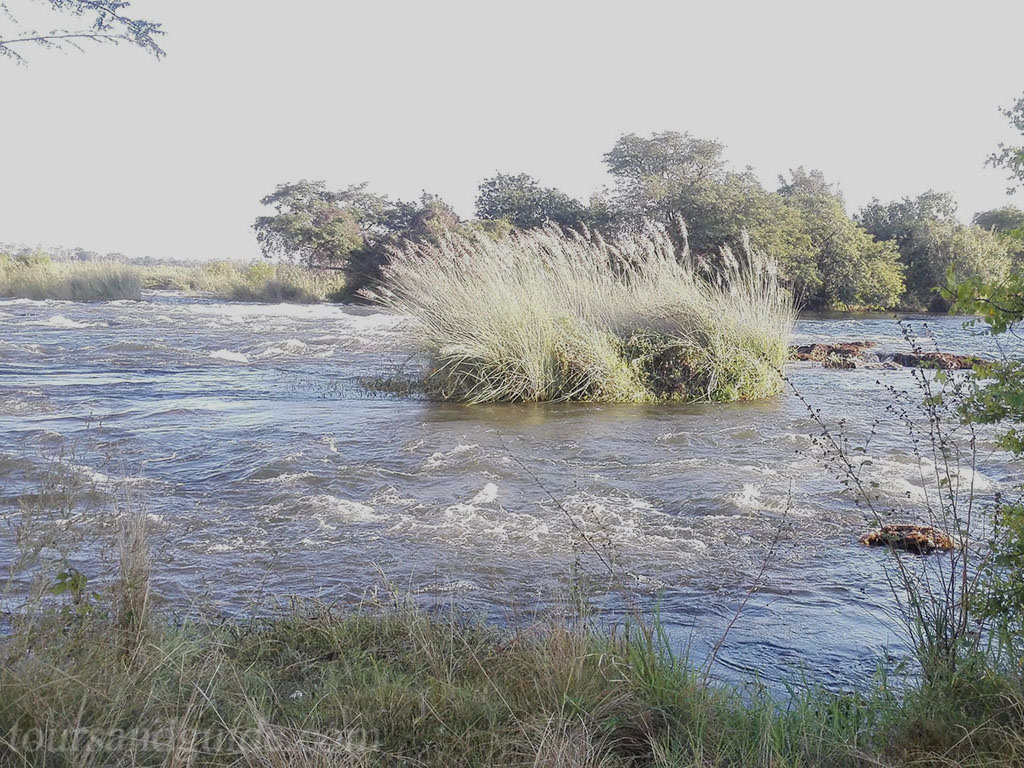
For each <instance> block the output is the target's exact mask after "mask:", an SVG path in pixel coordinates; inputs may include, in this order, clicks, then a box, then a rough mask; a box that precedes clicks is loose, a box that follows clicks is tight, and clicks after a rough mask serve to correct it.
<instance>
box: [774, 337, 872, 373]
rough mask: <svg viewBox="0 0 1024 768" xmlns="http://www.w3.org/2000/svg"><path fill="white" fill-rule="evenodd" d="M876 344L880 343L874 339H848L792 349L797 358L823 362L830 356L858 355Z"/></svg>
mask: <svg viewBox="0 0 1024 768" xmlns="http://www.w3.org/2000/svg"><path fill="white" fill-rule="evenodd" d="M875 346H878V345H877V343H876V342H874V341H847V342H843V343H842V344H802V345H800V346H796V347H791V348H790V350H791V352H792V355H793V357H795V358H796V359H797V360H813V361H814V362H816V363H823V362H825V361H826V360H828V359H829V358H851V357H857V356H858V355H860V353H861V352H863V351H864V350H865V349H871V348H872V347H875ZM835 367H838V366H835Z"/></svg>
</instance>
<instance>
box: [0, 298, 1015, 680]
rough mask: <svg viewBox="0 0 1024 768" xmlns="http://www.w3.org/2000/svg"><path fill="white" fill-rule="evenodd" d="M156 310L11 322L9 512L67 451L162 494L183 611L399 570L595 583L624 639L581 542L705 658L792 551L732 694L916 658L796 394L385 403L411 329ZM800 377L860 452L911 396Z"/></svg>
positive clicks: (870, 325) (512, 599)
mask: <svg viewBox="0 0 1024 768" xmlns="http://www.w3.org/2000/svg"><path fill="white" fill-rule="evenodd" d="M150 298H151V300H150V301H146V302H142V303H131V302H114V303H112V304H98V305H75V304H68V303H60V302H29V301H6V302H0V434H2V435H3V438H2V439H3V442H2V444H0V504H2V505H3V507H4V508H5V510H6V511H8V512H10V511H11V510H13V509H16V508H17V501H18V499H19V498H20V497H21V496H22V494H25V493H29V492H31V491H32V488H33V484H37V483H38V481H39V478H40V476H41V473H42V471H43V469H44V467H45V465H46V462H47V461H49V460H51V459H53V457H54V456H58V455H59V451H60V448H61V446H62V445H63V446H74V455H75V458H74V461H73V462H72V461H70V460H67V459H66V458H65V459H64V461H65V463H67V464H68V467H67V470H68V471H70V472H78V473H82V474H83V476H84V477H86V478H87V479H88V480H89V482H91V483H93V484H95V485H96V486H97V487H98V488H99V489H100V490H103V489H107V490H110V486H112V485H113V484H114V483H115V482H116V480H117V479H118V478H119V477H124V476H125V475H132V476H135V477H138V478H141V479H139V480H136V481H135V485H136V487H137V488H139V489H140V490H141V491H142V492H143V493H144V495H145V498H146V502H147V505H148V509H149V511H150V513H151V514H152V516H153V518H152V519H154V520H155V521H157V522H156V526H157V535H158V536H159V537H160V538H161V539H162V540H163V541H164V542H166V543H167V544H166V545H165V546H164V547H163V548H162V549H161V552H162V553H163V556H162V557H161V559H160V564H159V568H158V579H157V582H158V587H159V591H160V593H161V594H162V595H164V596H166V597H167V598H168V599H170V600H172V601H180V602H182V603H184V602H185V601H189V600H192V599H195V598H196V597H197V596H205V597H206V598H207V599H209V600H210V601H211V602H212V603H213V604H214V605H215V606H218V607H220V608H222V609H224V610H228V611H230V610H236V609H238V608H240V607H241V606H243V605H244V604H245V602H246V600H247V599H248V598H249V597H250V596H251V595H252V593H253V591H254V590H256V589H267V590H269V591H272V592H274V593H279V594H283V593H302V594H312V595H319V596H321V597H326V598H330V599H339V600H348V599H356V598H358V597H359V596H360V595H362V594H363V593H364V590H365V589H366V588H367V587H368V586H369V585H372V584H374V583H376V582H377V581H378V578H379V576H378V569H380V571H381V572H383V573H384V574H386V575H387V576H388V577H389V578H390V579H392V580H393V581H395V582H396V583H398V584H399V585H401V586H402V587H403V588H408V589H409V590H411V591H413V592H414V593H416V594H417V595H419V596H420V598H421V599H423V600H424V601H427V602H430V601H437V602H442V603H450V602H455V603H456V604H458V605H465V606H469V607H471V608H475V609H479V610H483V611H489V612H493V613H494V614H496V615H503V614H504V613H506V612H507V611H508V610H509V609H516V610H528V609H532V608H536V607H543V606H544V605H546V604H548V603H549V602H550V601H552V600H558V599H560V598H561V597H562V596H563V595H564V593H565V586H566V583H567V579H568V577H569V575H570V574H571V573H573V572H574V569H577V570H578V569H582V572H583V573H587V574H590V575H591V577H592V579H593V589H594V592H595V596H596V598H597V599H599V600H600V601H601V602H602V603H603V604H604V606H605V608H606V610H607V611H608V612H609V614H610V615H612V616H614V615H615V613H616V612H617V611H623V610H627V609H628V607H629V606H628V605H627V604H625V603H623V601H622V600H620V599H619V598H618V597H617V596H616V594H615V593H614V591H609V592H607V594H606V593H605V589H606V587H607V579H605V578H603V577H602V569H601V565H600V562H599V560H598V558H597V557H596V556H595V555H594V553H593V552H591V551H589V549H588V548H587V547H585V546H583V545H582V544H581V541H580V539H579V536H578V535H577V534H576V533H575V530H576V528H577V527H579V528H581V529H582V530H584V531H585V532H586V534H587V536H588V538H589V539H590V540H591V541H592V542H593V543H594V544H595V545H596V546H597V548H598V549H599V551H600V552H601V553H602V557H603V558H605V559H608V560H610V561H613V562H614V564H615V567H616V569H617V571H618V572H619V573H620V574H622V577H623V579H624V580H625V581H626V582H627V583H628V585H629V587H630V590H631V591H632V593H633V594H636V595H640V596H641V598H642V599H644V600H646V601H648V603H649V604H651V605H653V604H654V603H655V602H656V603H657V605H658V606H659V609H660V614H661V617H662V619H663V620H664V621H665V622H666V624H667V625H668V626H669V628H670V629H671V630H672V632H673V634H674V637H676V639H677V640H678V641H679V642H680V643H683V644H687V645H689V647H690V652H691V653H692V654H694V656H700V655H701V654H705V653H706V652H707V650H708V648H709V647H710V646H711V645H713V644H714V642H715V641H716V640H717V639H718V636H719V634H720V632H721V631H722V628H723V626H724V625H725V624H726V623H727V621H728V620H729V618H730V617H731V615H732V613H733V611H734V610H735V608H736V606H737V604H738V603H739V601H741V600H742V599H743V596H744V594H745V593H746V590H747V589H748V588H749V586H750V584H751V582H752V580H753V579H754V578H755V576H756V574H757V573H758V571H759V569H760V567H761V564H762V561H763V559H764V557H765V553H766V551H767V549H768V546H769V543H770V541H771V540H772V538H773V537H774V536H775V535H776V534H777V532H778V531H780V530H781V531H782V533H781V537H782V541H781V544H780V547H779V552H778V554H777V556H776V559H775V560H774V561H773V562H772V564H771V567H770V568H769V571H768V574H769V581H768V584H767V586H766V587H765V588H764V589H763V590H762V591H761V592H759V593H758V594H756V595H754V596H753V598H752V599H751V601H750V603H749V604H748V605H747V607H746V610H745V612H744V614H743V616H742V618H741V620H740V621H739V622H738V623H737V624H736V626H735V628H734V629H733V631H732V634H731V635H730V637H729V641H728V643H727V645H726V646H725V648H724V649H723V651H722V653H721V656H720V662H721V670H720V671H721V672H722V673H723V674H724V675H726V676H732V677H737V678H745V677H747V676H748V675H749V674H751V673H752V672H753V671H755V670H757V671H759V673H760V675H761V677H762V678H764V679H768V680H780V679H793V678H795V677H796V676H798V675H799V674H800V673H801V672H802V671H807V672H808V674H812V675H814V676H816V677H819V678H821V679H825V680H830V681H832V682H834V683H836V684H850V683H853V682H856V681H857V680H860V679H863V678H864V677H865V676H867V675H870V674H871V672H872V671H873V670H874V668H875V663H876V659H877V658H878V657H879V656H880V655H881V654H882V653H883V651H884V650H885V649H886V648H887V647H893V646H898V644H899V637H898V635H897V634H896V631H895V629H894V625H893V623H892V621H891V619H890V618H889V617H888V616H887V611H888V610H890V609H891V599H890V598H889V596H888V593H887V589H886V587H885V583H884V580H883V579H882V563H883V562H884V558H885V557H886V554H885V553H884V552H880V551H877V550H867V549H864V548H861V547H859V546H858V545H857V544H856V538H857V536H858V535H859V534H860V533H861V532H862V531H863V529H864V525H865V519H864V515H863V513H862V512H861V511H860V510H859V509H858V508H857V507H856V506H855V505H854V504H853V503H852V500H851V499H849V498H847V497H844V496H843V494H842V493H841V492H840V489H839V487H838V484H837V483H836V481H835V479H834V478H833V477H832V476H831V475H830V473H829V472H828V471H827V470H826V469H825V467H823V466H822V465H821V463H820V461H819V460H817V459H816V458H814V457H813V446H812V444H811V436H812V435H813V434H814V433H815V424H814V422H813V421H812V420H811V419H810V418H809V417H808V414H807V412H806V410H805V407H804V405H803V404H802V403H801V402H800V401H799V400H798V399H797V398H796V397H794V396H793V395H792V394H791V393H787V394H786V395H783V396H780V397H777V398H773V399H769V400H764V401H761V402H756V403H738V404H731V405H658V406H653V405H646V406H635V405H630V406H608V405H590V404H560V405H529V406H527V405H489V406H473V407H466V406H460V405H453V404H438V403H430V402H425V401H422V400H417V399H394V398H387V397H379V396H371V395H369V394H367V393H366V392H365V391H363V390H362V389H361V388H360V387H359V381H360V379H361V378H363V377H367V376H374V375H378V374H380V373H381V372H382V371H385V370H389V369H391V368H392V367H393V366H396V365H404V364H408V365H413V366H415V365H417V364H418V363H419V361H418V358H417V352H416V350H415V348H414V347H413V346H411V341H410V337H409V333H408V329H406V328H404V327H403V326H404V323H403V321H402V320H401V319H400V318H394V317H390V316H387V315H383V314H379V313H376V312H373V311H369V310H367V309H365V308H349V307H336V306H330V307H328V306H313V307H306V306H302V307H299V306H289V305H279V306H261V305H247V304H228V303H217V302H204V301H197V300H194V299H184V298H181V297H177V296H173V295H154V296H152V297H150ZM912 322H913V323H914V326H915V328H917V329H918V330H919V332H922V333H928V334H931V335H933V336H934V341H928V342H927V343H928V344H932V343H934V344H937V345H938V346H939V347H940V348H942V349H944V350H946V351H953V352H966V351H975V350H976V349H977V348H978V347H979V346H980V347H981V348H982V350H983V351H985V352H987V353H988V354H995V352H996V350H995V349H994V347H992V342H991V340H988V339H972V338H971V337H970V336H969V335H968V334H967V333H966V332H965V331H964V330H963V329H962V328H961V327H960V322H959V321H958V320H956V319H952V318H928V319H927V328H925V325H924V322H923V321H912ZM829 339H839V340H852V339H873V340H876V341H878V342H879V343H880V344H881V345H882V347H883V349H885V348H889V349H896V348H900V347H905V345H906V342H905V341H904V340H903V338H902V334H901V330H900V328H899V327H898V326H897V324H896V323H895V322H894V321H893V320H892V319H891V318H889V317H886V316H860V317H857V318H854V319H850V318H835V317H824V316H823V317H816V318H805V319H803V320H801V322H800V323H799V325H798V328H797V341H805V340H806V341H811V340H813V341H820V340H829ZM789 375H790V377H791V379H792V381H793V384H794V386H795V387H796V388H797V389H798V390H799V391H800V392H801V393H802V394H803V395H804V396H805V397H806V398H807V399H808V400H809V401H810V402H812V403H813V404H814V405H815V406H816V407H820V408H822V410H823V413H824V414H825V415H826V417H830V416H831V417H834V418H846V419H848V420H849V422H850V428H851V429H852V430H854V431H855V432H856V431H858V430H859V431H861V432H863V431H865V430H866V429H867V428H868V425H869V424H870V423H871V422H872V421H873V420H874V419H875V418H876V417H879V416H884V408H885V402H886V401H885V399H884V397H883V396H882V395H881V389H882V386H881V385H880V384H879V382H880V381H881V383H882V384H894V385H896V386H897V387H903V386H906V385H907V384H908V383H909V374H908V373H907V372H905V371H863V370H856V371H825V370H823V369H821V368H820V367H816V366H813V365H811V364H805V363H800V364H795V365H793V366H791V367H790V370H789ZM875 442H876V446H875V452H876V457H875V465H874V466H873V468H872V470H871V479H872V481H874V482H878V484H879V486H880V489H881V491H882V492H883V493H886V494H888V495H889V496H890V497H891V498H892V499H893V500H894V503H895V502H896V501H898V502H899V503H900V504H903V505H906V504H913V503H916V502H917V501H919V500H920V496H921V494H922V492H923V489H922V487H921V484H920V483H921V481H920V473H919V472H918V467H917V464H916V462H915V461H914V460H913V459H912V458H911V457H910V456H909V455H908V453H907V449H906V445H905V443H906V440H905V435H902V434H900V433H899V432H898V431H897V430H893V431H885V430H883V431H882V433H881V434H879V435H878V437H877V438H876V439H875ZM987 450H988V452H987V453H986V454H985V458H986V461H985V463H984V464H983V466H980V467H979V469H978V472H977V478H976V480H977V483H978V486H979V487H981V488H983V489H985V490H986V491H994V490H995V489H997V488H998V487H1000V486H1001V485H1005V484H1007V483H1010V482H1011V481H1012V476H1011V474H1010V470H1009V467H1008V466H1007V465H1006V463H1005V461H1004V460H1003V458H1002V457H1001V456H1000V455H999V454H997V453H995V452H992V451H991V450H990V447H988V448H987ZM524 465H525V467H526V469H524ZM555 500H557V502H556V501H555ZM569 516H571V517H572V520H571V521H570V519H569ZM10 546H11V545H10V543H9V542H5V543H3V544H0V555H2V556H4V557H5V558H6V557H8V556H9V555H10Z"/></svg>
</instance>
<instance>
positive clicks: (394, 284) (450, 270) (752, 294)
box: [365, 224, 795, 403]
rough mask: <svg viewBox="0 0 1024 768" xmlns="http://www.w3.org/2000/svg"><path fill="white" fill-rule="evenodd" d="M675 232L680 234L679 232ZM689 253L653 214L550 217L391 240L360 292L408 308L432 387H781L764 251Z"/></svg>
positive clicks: (624, 396) (600, 391) (777, 321)
mask: <svg viewBox="0 0 1024 768" xmlns="http://www.w3.org/2000/svg"><path fill="white" fill-rule="evenodd" d="M681 240H682V241H683V242H684V243H685V232H684V233H683V236H682V238H681ZM718 261H719V263H717V264H714V265H712V264H709V263H708V262H707V261H705V260H702V259H696V258H691V256H690V254H689V251H688V249H687V248H686V247H685V244H684V245H683V246H682V247H677V246H676V244H675V243H674V241H673V238H672V237H671V236H670V235H669V234H668V232H667V231H666V229H665V228H664V227H661V226H657V225H653V224H647V225H645V226H644V227H643V228H642V229H641V230H640V231H638V232H637V233H636V234H632V235H624V236H621V237H619V238H616V239H613V240H611V239H604V238H602V237H601V236H600V235H597V234H592V233H579V232H572V231H570V232H566V231H564V230H561V229H559V228H557V227H548V228H544V229H537V230H532V231H528V232H513V233H511V234H510V235H507V236H504V237H497V238H495V237H491V236H489V235H486V234H482V233H476V234H472V233H471V234H453V235H451V236H450V237H447V238H443V239H439V240H437V241H435V242H424V243H419V244H410V245H407V246H406V247H405V248H402V249H396V250H395V252H394V253H393V254H392V256H391V260H390V263H389V264H388V265H387V266H386V267H385V268H384V272H383V285H382V287H380V288H377V289H374V290H372V291H367V292H365V295H366V296H368V297H369V298H371V299H373V300H374V301H376V302H378V303H380V304H382V305H384V306H386V307H388V308H389V309H391V310H393V311H395V312H398V313H401V314H404V315H408V316H410V317H412V318H413V319H414V320H415V321H416V322H417V327H418V329H419V332H420V334H421V336H422V338H423V340H424V342H425V343H426V346H427V347H428V349H429V350H430V352H431V354H432V355H433V358H434V361H435V365H434V367H433V370H432V371H431V372H430V373H429V375H428V378H427V381H426V386H427V388H428V390H429V391H430V392H431V393H432V394H434V395H435V396H438V397H440V398H443V399H453V400H461V401H467V402H475V403H479V402H494V401H509V402H547V401H556V400H588V401H602V402H654V401H665V400H685V401H695V400H696V401H731V400H750V399H755V398H761V397H766V396H769V395H772V394H776V393H778V392H779V391H780V390H781V387H782V377H781V369H782V367H783V365H784V363H785V360H786V355H787V344H788V339H789V334H790V330H791V328H792V325H793V322H794V320H795V309H794V304H793V299H792V297H791V295H790V294H789V293H788V291H786V290H785V288H783V286H782V285H781V283H780V281H779V278H778V275H777V273H776V271H775V269H774V266H773V264H772V263H771V262H770V261H767V260H765V259H762V258H759V257H757V256H756V255H753V254H752V253H751V252H750V251H749V249H747V250H746V252H745V253H744V254H743V257H742V260H738V259H736V258H735V257H734V256H733V254H732V252H731V251H730V250H729V249H723V251H722V253H721V257H720V259H719V260H718Z"/></svg>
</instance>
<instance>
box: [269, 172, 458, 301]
mask: <svg viewBox="0 0 1024 768" xmlns="http://www.w3.org/2000/svg"><path fill="white" fill-rule="evenodd" d="M261 202H262V203H263V204H264V205H269V206H272V207H273V208H274V210H275V213H274V214H273V215H272V216H260V217H259V218H257V219H256V223H255V224H254V225H253V229H254V230H255V231H256V239H257V242H259V244H260V248H261V249H262V251H263V255H264V256H267V257H278V258H284V259H287V260H289V261H297V262H300V263H302V264H304V265H306V266H308V267H314V268H316V267H319V268H329V269H340V270H343V271H344V272H345V277H346V286H345V293H346V294H347V295H350V296H351V295H354V294H355V293H356V292H357V291H358V290H359V289H360V288H362V287H364V286H365V285H367V284H368V283H370V282H372V281H373V280H375V279H376V278H377V277H378V276H379V274H380V269H381V266H383V265H384V264H385V263H386V262H387V260H388V257H389V254H390V249H391V248H393V247H395V246H397V245H399V244H401V243H402V242H405V241H410V240H411V241H421V240H427V239H433V238H437V237H441V236H442V235H443V233H444V232H445V231H446V230H448V229H450V228H453V227H456V226H459V224H460V221H459V217H458V216H457V215H456V213H455V211H454V210H453V209H452V207H451V206H449V205H448V204H447V203H445V202H444V201H443V200H441V199H440V198H439V197H437V196H435V195H430V194H428V193H426V192H425V193H423V195H422V197H421V198H420V200H419V201H417V202H405V201H402V200H398V201H392V200H389V199H388V198H387V197H384V196H383V195H378V194H375V193H373V192H370V191H368V190H367V185H366V184H355V185H352V186H349V187H346V188H345V189H342V190H332V189H329V188H328V187H327V185H326V183H325V182H323V181H306V180H302V181H298V182H294V183H290V184H279V185H278V186H277V188H276V189H275V190H274V192H273V193H271V194H269V195H267V196H266V197H264V198H263V200H262V201H261Z"/></svg>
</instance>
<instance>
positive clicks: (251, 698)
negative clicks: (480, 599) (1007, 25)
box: [0, 603, 1024, 768]
mask: <svg viewBox="0 0 1024 768" xmlns="http://www.w3.org/2000/svg"><path fill="white" fill-rule="evenodd" d="M79 605H81V604H79ZM97 605H98V604H97ZM0 653H2V654H3V665H2V667H0V738H3V740H4V741H3V747H0V750H2V751H3V752H4V753H5V756H4V759H3V762H4V764H8V765H22V766H34V765H39V766H42V765H47V766H76V768H80V767H81V766H93V765H97V766H98V765H109V764H111V761H117V764H119V765H155V764H163V765H246V766H290V768H303V767H304V766H326V765H332V766H339V765H340V766H363V765H366V766H369V765H374V766H380V765H396V766H399V765H401V766H445V767H447V766H484V765H486V766H524V765H525V766H530V765H536V766H566V768H568V767H569V766H572V767H574V768H575V767H576V766H608V767H610V766H665V767H666V768H667V767H668V766H679V765H701V766H737V767H739V766H743V768H750V767H752V766H773V767H775V766H823V767H824V766H828V767H829V768H837V767H842V766H851V767H852V766H858V767H859V766H878V765H888V766H905V765H906V766H909V765H917V766H925V765H928V766H930V765H935V766H938V765H958V766H967V765H970V766H990V765H991V766H995V765H1000V766H1009V765H1021V764H1024V736H1022V732H1024V731H1022V730H1021V729H1022V728H1024V697H1022V689H1021V687H1020V681H1019V680H1017V679H1011V678H1009V677H1005V676H999V675H993V674H991V673H990V672H989V671H986V672H982V673H979V674H976V675H972V676H967V675H965V676H964V677H963V678H959V679H957V680H955V681H948V682H947V683H944V684H942V685H937V684H933V685H930V686H927V687H912V688H910V689H909V690H907V691H905V692H904V694H902V695H899V694H897V692H896V689H895V687H890V686H889V685H888V684H887V683H886V682H885V681H884V680H882V681H878V682H877V683H876V685H874V686H873V687H872V688H871V689H870V690H869V691H867V692H865V693H863V694H836V693H826V692H824V691H822V690H819V689H816V688H815V687H814V685H813V681H809V683H810V686H809V687H807V688H803V689H793V691H792V693H791V695H790V696H789V697H788V698H786V699H784V700H781V701H780V700H773V699H771V698H769V697H767V696H766V695H764V694H763V693H762V692H758V690H757V689H756V688H748V689H746V690H740V689H736V688H732V687H725V686H721V685H716V684H713V683H710V682H708V681H707V680H706V679H705V678H704V676H703V675H702V673H701V672H700V671H699V670H697V669H694V668H693V667H691V666H689V665H688V664H687V662H686V660H685V659H683V658H680V657H678V656H676V655H674V653H673V648H672V647H671V646H670V645H669V644H667V643H666V642H665V641H664V636H663V635H662V634H661V633H660V632H659V629H658V627H657V625H640V624H633V625H631V626H629V627H620V628H619V629H618V630H615V631H611V630H605V629H600V628H598V627H597V626H596V625H594V624H591V623H588V622H586V621H582V620H579V619H578V620H576V621H573V622H568V623H567V622H565V621H552V622H548V623H541V624H535V625H531V626H523V627H520V628H517V629H507V628H503V629H499V628H496V627H494V626H488V625H486V624H483V623H480V622H476V621H473V620H472V619H468V618H465V617H461V618H460V617H458V616H455V615H452V614H434V615H428V614H426V613H422V612H419V611H417V610H415V609H412V608H408V607H392V608H382V607H379V606H363V607H361V608H357V609H353V610H350V611H341V610H336V609H332V608H331V607H329V606H324V605H319V604H314V603H296V604H292V605H290V606H289V607H285V608H279V609H277V610H276V611H274V612H273V613H271V615H269V616H267V617H264V618H254V619H251V620H248V621H245V622H241V623H221V622H194V621H189V622H185V623H179V624H172V623H168V622H167V620H166V618H165V617H150V618H149V620H148V621H146V622H140V621H139V616H138V615H128V614H125V613H124V612H123V611H120V610H119V609H114V610H112V611H111V613H110V615H104V611H101V610H98V609H97V610H96V611H91V612H90V611H82V610H74V609H72V611H71V612H70V613H69V612H67V611H65V612H57V613H51V614H48V615H47V616H45V617H37V618H36V619H35V620H33V621H31V622H29V623H28V625H27V627H26V628H25V629H24V630H23V632H22V633H21V634H18V635H15V636H13V637H8V638H7V639H5V640H4V641H3V643H2V644H0ZM40 744H42V745H44V747H43V748H40V747H39V745H40Z"/></svg>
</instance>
